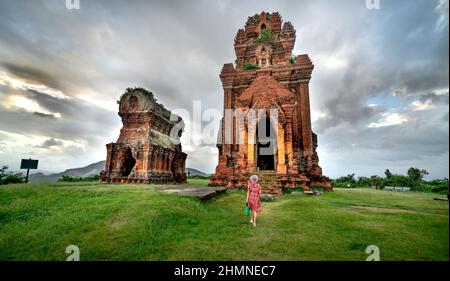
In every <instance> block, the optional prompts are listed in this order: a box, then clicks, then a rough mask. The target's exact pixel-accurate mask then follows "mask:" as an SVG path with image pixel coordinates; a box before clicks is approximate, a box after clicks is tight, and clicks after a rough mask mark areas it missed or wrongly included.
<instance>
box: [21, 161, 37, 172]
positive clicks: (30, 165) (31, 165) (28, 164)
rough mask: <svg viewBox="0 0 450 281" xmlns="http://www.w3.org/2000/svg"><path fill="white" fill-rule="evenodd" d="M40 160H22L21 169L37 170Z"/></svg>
mask: <svg viewBox="0 0 450 281" xmlns="http://www.w3.org/2000/svg"><path fill="white" fill-rule="evenodd" d="M38 162H39V160H31V159H22V162H21V163H20V169H24V170H28V169H30V170H36V169H37V168H38Z"/></svg>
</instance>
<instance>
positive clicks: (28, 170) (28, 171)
mask: <svg viewBox="0 0 450 281" xmlns="http://www.w3.org/2000/svg"><path fill="white" fill-rule="evenodd" d="M29 174H30V169H27V178H26V179H25V183H28V175H29Z"/></svg>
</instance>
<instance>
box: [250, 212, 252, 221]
mask: <svg viewBox="0 0 450 281" xmlns="http://www.w3.org/2000/svg"><path fill="white" fill-rule="evenodd" d="M250 223H253V211H250Z"/></svg>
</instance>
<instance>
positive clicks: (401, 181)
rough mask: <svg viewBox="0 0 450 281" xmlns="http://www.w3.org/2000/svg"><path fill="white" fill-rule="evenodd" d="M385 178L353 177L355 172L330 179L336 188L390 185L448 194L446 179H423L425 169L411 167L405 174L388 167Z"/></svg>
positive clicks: (426, 173) (425, 173)
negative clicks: (392, 171) (391, 170)
mask: <svg viewBox="0 0 450 281" xmlns="http://www.w3.org/2000/svg"><path fill="white" fill-rule="evenodd" d="M384 174H385V176H386V177H385V178H381V177H379V176H371V177H370V178H368V177H358V179H355V174H350V175H347V176H345V177H340V178H337V179H335V180H333V181H332V184H333V186H334V187H337V188H355V187H376V188H377V189H378V188H384V187H385V186H392V187H409V188H411V191H419V192H433V193H439V194H448V192H449V186H448V179H447V178H445V179H435V180H431V181H426V180H424V179H423V178H424V176H425V175H428V172H427V171H426V170H421V169H418V168H414V167H411V168H409V169H408V171H407V175H396V174H392V173H391V172H390V171H389V169H388V170H386V171H385V172H384Z"/></svg>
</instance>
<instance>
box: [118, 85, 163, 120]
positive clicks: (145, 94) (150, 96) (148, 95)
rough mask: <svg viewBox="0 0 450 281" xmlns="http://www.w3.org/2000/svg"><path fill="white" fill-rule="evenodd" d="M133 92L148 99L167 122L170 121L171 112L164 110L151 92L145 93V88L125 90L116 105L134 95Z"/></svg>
mask: <svg viewBox="0 0 450 281" xmlns="http://www.w3.org/2000/svg"><path fill="white" fill-rule="evenodd" d="M134 92H140V93H142V94H143V95H144V96H146V97H148V98H149V99H150V100H151V101H152V102H153V103H154V104H156V105H157V106H158V107H159V109H160V112H161V115H162V116H163V117H164V118H166V119H167V120H170V116H171V114H172V112H170V110H168V109H166V108H165V106H164V105H163V104H161V103H158V100H157V99H156V98H155V96H154V95H153V92H150V91H147V90H146V89H145V88H142V87H134V88H127V89H126V90H125V92H124V93H123V94H122V95H121V96H120V99H119V100H118V101H117V103H120V101H121V100H123V99H124V98H125V97H126V96H128V95H130V94H132V93H134Z"/></svg>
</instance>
